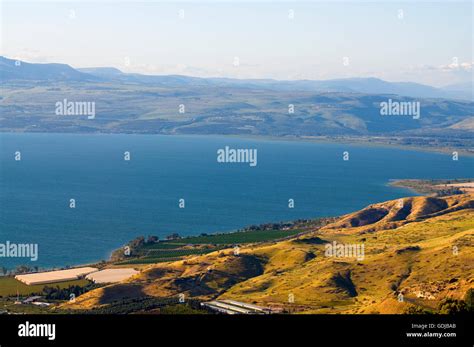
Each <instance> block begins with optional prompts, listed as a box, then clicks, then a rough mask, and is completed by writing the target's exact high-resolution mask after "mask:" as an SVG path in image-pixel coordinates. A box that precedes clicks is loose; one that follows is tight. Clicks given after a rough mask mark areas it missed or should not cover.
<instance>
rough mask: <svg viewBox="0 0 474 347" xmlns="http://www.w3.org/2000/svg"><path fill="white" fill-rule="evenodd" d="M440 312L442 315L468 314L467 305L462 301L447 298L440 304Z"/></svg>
mask: <svg viewBox="0 0 474 347" xmlns="http://www.w3.org/2000/svg"><path fill="white" fill-rule="evenodd" d="M438 310H439V313H441V314H457V313H465V312H467V305H466V303H465V302H464V301H462V300H456V299H451V298H446V299H443V300H442V301H441V302H440V303H439V305H438Z"/></svg>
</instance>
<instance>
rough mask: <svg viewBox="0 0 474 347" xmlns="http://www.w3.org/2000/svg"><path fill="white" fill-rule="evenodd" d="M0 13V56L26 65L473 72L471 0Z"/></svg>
mask: <svg viewBox="0 0 474 347" xmlns="http://www.w3.org/2000/svg"><path fill="white" fill-rule="evenodd" d="M292 11H293V12H292ZM401 11H402V12H401ZM291 13H293V14H294V17H293V18H291ZM183 14H184V17H183V16H182V15H183ZM1 19H2V26H1V29H2V32H1V39H2V45H1V50H0V53H1V54H2V55H5V56H7V57H10V58H15V59H22V60H26V61H29V62H61V63H67V64H70V65H72V66H74V67H91V66H114V67H117V68H119V69H121V70H122V71H126V72H140V73H147V74H185V75H191V76H205V77H207V76H226V77H238V78H276V79H330V78H344V77H369V76H371V77H379V78H383V79H386V80H389V81H413V82H420V83H426V84H431V85H436V86H442V85H447V84H452V83H459V82H467V81H470V80H471V79H472V61H473V34H472V31H473V5H472V2H449V3H440V2H436V3H426V2H417V3H415V4H414V3H413V2H402V3H395V2H385V3H383V4H381V3H377V4H376V3H369V2H361V1H357V2H356V1H352V2H335V3H334V2H333V3H331V2H321V1H318V2H316V1H315V2H311V3H310V2H308V1H306V2H269V1H266V2H253V1H246V2H236V1H226V2H224V1H220V2H219V1H214V2H199V1H193V2H181V3H174V4H172V3H164V2H156V1H155V2H152V1H148V2H132V1H122V2H120V3H111V2H106V1H88V2H85V3H84V2H81V3H78V2H72V1H56V2H43V1H36V2H31V3H30V2H24V1H20V2H18V1H6V2H5V1H3V2H2V13H1ZM345 57H346V58H347V59H345ZM344 62H346V64H344Z"/></svg>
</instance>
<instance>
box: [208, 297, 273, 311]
mask: <svg viewBox="0 0 474 347" xmlns="http://www.w3.org/2000/svg"><path fill="white" fill-rule="evenodd" d="M201 306H202V307H204V308H207V309H210V310H212V311H215V312H218V313H224V314H271V313H272V311H271V310H270V309H268V308H264V307H260V306H256V305H252V304H246V303H244V302H240V301H235V300H214V301H209V302H203V303H201Z"/></svg>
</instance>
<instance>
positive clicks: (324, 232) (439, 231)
mask: <svg viewBox="0 0 474 347" xmlns="http://www.w3.org/2000/svg"><path fill="white" fill-rule="evenodd" d="M473 241H474V200H473V195H470V194H462V195H454V196H449V197H443V198H432V197H410V198H405V199H403V204H401V203H400V200H394V201H387V202H384V203H379V204H373V205H370V206H368V207H366V208H365V209H363V210H360V211H357V212H354V213H351V214H348V215H346V216H342V217H341V218H339V219H338V220H336V221H335V222H334V223H330V224H328V225H325V226H322V227H320V228H315V229H314V230H311V231H309V232H307V233H306V234H304V235H300V236H296V237H294V238H291V239H288V240H283V241H273V242H265V243H255V244H250V245H243V246H242V247H241V249H240V252H239V254H235V253H234V251H233V249H227V250H220V251H216V252H213V253H210V254H206V255H200V256H190V257H187V258H186V259H184V260H180V261H175V262H168V263H160V264H153V265H150V266H147V267H145V268H143V271H142V272H141V273H139V274H137V275H136V276H135V277H133V278H131V279H129V280H128V281H126V282H123V283H119V284H114V285H109V286H106V287H103V288H100V289H96V290H93V291H91V292H88V293H86V294H83V295H82V296H80V297H78V298H77V301H76V302H75V303H68V304H65V305H64V306H63V308H67V309H72V310H76V309H81V310H83V309H86V310H89V309H92V308H96V307H107V306H108V305H111V304H113V303H116V302H120V301H121V300H126V299H133V298H140V297H144V296H150V297H167V298H169V297H176V296H177V295H179V294H185V296H186V297H187V298H194V299H199V300H210V299H215V298H219V299H234V300H238V301H243V302H248V303H255V304H258V305H262V306H267V307H272V308H274V309H275V308H277V309H282V310H284V311H286V312H295V313H348V314H353V313H405V312H407V310H408V309H409V308H410V307H411V308H413V307H416V308H422V309H424V310H436V307H437V305H438V304H439V303H440V302H441V301H442V300H443V299H445V298H454V299H461V298H463V296H464V294H465V293H466V292H467V290H468V289H470V288H473V287H474V277H473V275H474V271H473V265H472V264H474V244H473ZM335 242H336V244H339V245H349V246H350V245H359V247H360V246H362V245H363V247H364V248H363V249H364V253H363V257H355V256H354V254H351V253H348V254H345V253H344V254H343V253H341V254H339V256H337V254H333V255H332V256H331V254H329V255H328V253H327V249H328V248H330V245H335ZM359 255H360V254H359ZM400 297H402V299H400Z"/></svg>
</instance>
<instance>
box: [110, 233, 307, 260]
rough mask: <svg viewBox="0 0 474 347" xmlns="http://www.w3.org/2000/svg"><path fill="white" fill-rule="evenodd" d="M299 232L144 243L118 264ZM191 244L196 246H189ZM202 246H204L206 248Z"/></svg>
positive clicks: (208, 250) (175, 256)
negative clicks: (134, 256)
mask: <svg viewBox="0 0 474 347" xmlns="http://www.w3.org/2000/svg"><path fill="white" fill-rule="evenodd" d="M299 233H301V230H265V231H242V232H234V233H228V234H213V235H206V236H192V237H186V238H182V239H177V240H169V241H162V242H158V243H152V244H145V245H143V246H142V247H140V248H138V249H136V250H135V252H136V253H137V254H138V257H136V258H133V259H130V260H125V261H121V262H119V263H118V264H121V265H125V264H130V265H132V264H153V263H161V262H166V261H176V260H180V259H182V257H185V256H189V255H203V254H207V253H211V252H214V251H217V250H220V249H224V248H227V247H231V246H233V245H239V244H246V243H255V242H265V241H272V240H277V239H282V238H285V237H289V236H294V235H296V234H299ZM189 245H191V246H194V247H193V248H189V247H187V246H189ZM212 245H215V246H212ZM201 246H204V247H205V248H203V247H201ZM206 246H207V247H206Z"/></svg>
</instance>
